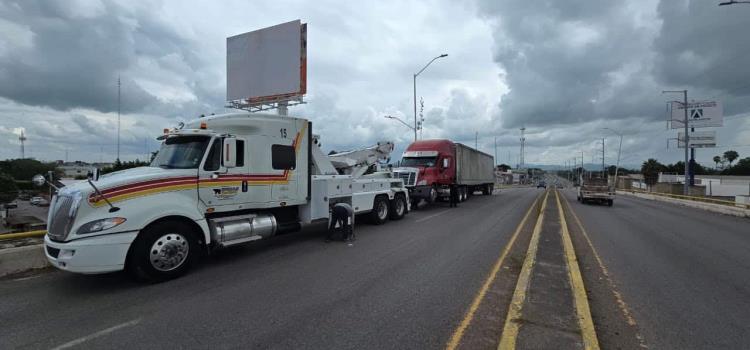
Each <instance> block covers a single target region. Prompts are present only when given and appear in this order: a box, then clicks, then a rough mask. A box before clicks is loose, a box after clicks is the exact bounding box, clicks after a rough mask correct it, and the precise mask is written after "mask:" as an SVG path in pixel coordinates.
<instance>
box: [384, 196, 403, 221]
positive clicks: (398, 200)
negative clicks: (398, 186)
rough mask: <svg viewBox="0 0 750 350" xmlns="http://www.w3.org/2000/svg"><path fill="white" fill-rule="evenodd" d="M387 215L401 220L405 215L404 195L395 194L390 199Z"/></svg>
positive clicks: (392, 218)
mask: <svg viewBox="0 0 750 350" xmlns="http://www.w3.org/2000/svg"><path fill="white" fill-rule="evenodd" d="M389 209H390V210H389V213H388V217H389V218H390V219H391V220H401V219H403V218H404V215H406V199H405V198H404V196H401V195H398V194H397V195H396V196H394V197H393V200H392V201H391V207H390V208H389Z"/></svg>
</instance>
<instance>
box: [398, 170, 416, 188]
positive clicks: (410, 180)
mask: <svg viewBox="0 0 750 350" xmlns="http://www.w3.org/2000/svg"><path fill="white" fill-rule="evenodd" d="M394 175H396V177H397V178H399V179H401V180H403V181H404V185H405V186H414V185H415V184H416V183H417V173H415V172H411V171H405V172H395V173H394Z"/></svg>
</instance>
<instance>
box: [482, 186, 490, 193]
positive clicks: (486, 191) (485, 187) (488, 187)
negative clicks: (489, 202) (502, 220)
mask: <svg viewBox="0 0 750 350" xmlns="http://www.w3.org/2000/svg"><path fill="white" fill-rule="evenodd" d="M482 194H483V195H485V196H489V195H491V194H492V185H484V188H483V189H482Z"/></svg>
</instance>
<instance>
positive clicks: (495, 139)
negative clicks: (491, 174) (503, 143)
mask: <svg viewBox="0 0 750 350" xmlns="http://www.w3.org/2000/svg"><path fill="white" fill-rule="evenodd" d="M495 165H497V136H495Z"/></svg>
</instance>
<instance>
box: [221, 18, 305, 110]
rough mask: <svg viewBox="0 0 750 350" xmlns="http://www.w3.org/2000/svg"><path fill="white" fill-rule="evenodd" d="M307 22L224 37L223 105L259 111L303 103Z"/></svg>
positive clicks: (286, 108) (279, 25)
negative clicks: (224, 86)
mask: <svg viewBox="0 0 750 350" xmlns="http://www.w3.org/2000/svg"><path fill="white" fill-rule="evenodd" d="M305 93H307V23H302V22H301V21H300V20H295V21H291V22H287V23H282V24H278V25H275V26H271V27H268V28H263V29H259V30H255V31H252V32H247V33H244V34H239V35H235V36H231V37H228V38H227V108H236V109H242V110H246V111H249V112H260V111H265V110H270V109H278V113H279V115H287V111H288V108H289V107H290V106H296V105H299V104H303V103H305V102H304V100H303V97H304V95H305Z"/></svg>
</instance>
